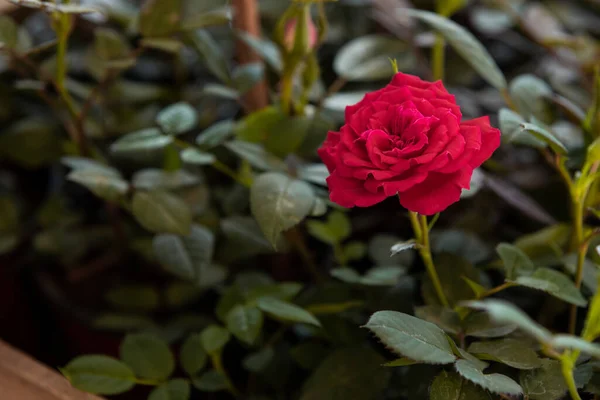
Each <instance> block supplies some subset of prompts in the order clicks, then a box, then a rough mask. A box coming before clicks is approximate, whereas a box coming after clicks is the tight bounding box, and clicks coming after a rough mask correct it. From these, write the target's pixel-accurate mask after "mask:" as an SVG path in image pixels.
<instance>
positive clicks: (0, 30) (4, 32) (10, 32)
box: [0, 15, 19, 49]
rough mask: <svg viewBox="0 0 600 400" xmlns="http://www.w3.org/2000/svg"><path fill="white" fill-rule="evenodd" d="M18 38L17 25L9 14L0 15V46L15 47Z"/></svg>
mask: <svg viewBox="0 0 600 400" xmlns="http://www.w3.org/2000/svg"><path fill="white" fill-rule="evenodd" d="M18 40H19V26H18V25H17V24H16V23H15V21H13V19H12V18H10V17H9V16H6V15H2V16H0V47H5V48H7V49H12V48H14V47H16V45H17V42H18Z"/></svg>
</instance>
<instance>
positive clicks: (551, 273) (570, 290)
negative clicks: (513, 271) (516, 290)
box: [515, 268, 587, 307]
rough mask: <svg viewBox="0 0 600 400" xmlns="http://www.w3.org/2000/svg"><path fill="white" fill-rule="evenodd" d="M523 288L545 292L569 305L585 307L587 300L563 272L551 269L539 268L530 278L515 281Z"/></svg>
mask: <svg viewBox="0 0 600 400" xmlns="http://www.w3.org/2000/svg"><path fill="white" fill-rule="evenodd" d="M515 282H516V283H518V284H519V285H521V286H527V287H530V288H533V289H538V290H543V291H544V292H546V293H548V294H551V295H552V296H554V297H557V298H559V299H561V300H564V301H566V302H567V303H571V304H575V305H576V306H579V307H585V305H587V300H586V299H585V298H584V297H583V295H582V294H581V292H580V291H579V289H577V287H576V286H575V284H574V283H573V281H571V279H570V278H569V277H568V276H567V275H565V274H563V273H562V272H559V271H555V270H553V269H550V268H538V269H537V270H535V272H534V273H533V274H532V275H530V276H520V277H518V278H517V280H516V281H515Z"/></svg>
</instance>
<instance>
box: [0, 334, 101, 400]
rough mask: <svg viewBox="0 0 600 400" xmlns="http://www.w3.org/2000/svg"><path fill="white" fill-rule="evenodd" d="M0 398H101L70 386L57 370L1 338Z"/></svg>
mask: <svg viewBox="0 0 600 400" xmlns="http://www.w3.org/2000/svg"><path fill="white" fill-rule="evenodd" d="M0 398H2V399H7V400H8V399H10V400H33V399H35V400H102V398H100V397H98V396H94V395H91V394H88V393H83V392H81V391H79V390H77V389H74V388H73V387H71V385H70V384H69V382H68V381H67V380H66V379H65V378H64V377H63V376H62V375H60V374H59V373H58V372H56V371H54V370H52V369H50V368H48V367H46V366H45V365H42V364H40V363H39V362H37V361H35V360H34V359H33V358H31V357H29V356H28V355H26V354H24V353H22V352H21V351H19V350H17V349H15V348H14V347H12V346H10V345H8V344H6V343H4V342H3V341H1V340H0Z"/></svg>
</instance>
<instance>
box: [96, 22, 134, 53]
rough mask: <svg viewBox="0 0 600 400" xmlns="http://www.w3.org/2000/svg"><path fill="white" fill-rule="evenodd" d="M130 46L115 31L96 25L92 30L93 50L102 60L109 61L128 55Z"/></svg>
mask: <svg viewBox="0 0 600 400" xmlns="http://www.w3.org/2000/svg"><path fill="white" fill-rule="evenodd" d="M130 51H131V47H130V46H129V43H128V42H127V40H126V39H125V38H124V37H123V36H122V35H120V34H119V33H118V32H117V31H115V30H113V29H108V28H102V27H98V28H97V29H95V30H94V52H95V53H96V55H98V57H99V58H100V59H101V60H103V61H111V60H117V59H122V58H126V57H128V56H129V52H130Z"/></svg>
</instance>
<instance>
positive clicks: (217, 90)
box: [201, 83, 240, 101]
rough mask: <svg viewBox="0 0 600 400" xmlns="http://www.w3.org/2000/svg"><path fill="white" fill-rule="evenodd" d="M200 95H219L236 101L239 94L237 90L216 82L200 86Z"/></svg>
mask: <svg viewBox="0 0 600 400" xmlns="http://www.w3.org/2000/svg"><path fill="white" fill-rule="evenodd" d="M201 93H202V95H204V96H207V97H219V98H222V99H226V100H233V101H237V100H239V98H240V94H239V93H238V91H237V90H235V89H232V88H230V87H227V86H224V85H220V84H218V83H207V84H205V85H204V86H203V87H202V92H201Z"/></svg>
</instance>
